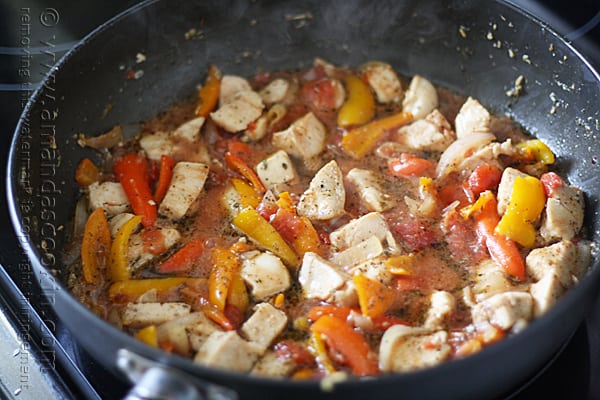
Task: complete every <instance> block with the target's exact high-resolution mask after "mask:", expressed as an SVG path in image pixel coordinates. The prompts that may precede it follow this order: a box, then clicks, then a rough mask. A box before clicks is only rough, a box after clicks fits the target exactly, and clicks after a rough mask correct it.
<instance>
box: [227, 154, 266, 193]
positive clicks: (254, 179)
mask: <svg viewBox="0 0 600 400" xmlns="http://www.w3.org/2000/svg"><path fill="white" fill-rule="evenodd" d="M225 161H226V162H227V165H228V166H229V168H231V169H233V170H234V171H235V172H237V173H239V174H240V175H242V176H243V177H244V178H246V179H247V180H248V181H249V182H250V183H251V184H252V186H253V187H254V190H256V191H257V192H258V193H259V194H260V195H261V196H262V195H263V194H265V192H266V191H267V189H266V188H265V185H263V183H262V181H261V180H260V178H259V177H258V175H256V172H254V170H253V169H252V168H250V166H249V165H248V164H246V162H245V161H244V160H242V159H241V158H240V157H238V156H237V155H235V154H233V153H231V152H229V151H228V152H227V153H225Z"/></svg>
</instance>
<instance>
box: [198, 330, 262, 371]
mask: <svg viewBox="0 0 600 400" xmlns="http://www.w3.org/2000/svg"><path fill="white" fill-rule="evenodd" d="M260 354H262V350H261V348H260V347H259V346H257V345H256V344H254V343H250V342H247V341H245V340H244V339H242V338H241V337H240V335H238V334H237V333H236V332H235V331H227V332H214V333H212V334H211V335H210V336H209V337H208V339H206V341H205V342H204V344H203V345H202V347H200V350H198V353H196V356H195V357H194V361H195V362H197V363H200V364H204V365H206V366H208V367H216V368H223V369H228V370H230V371H237V372H249V371H250V370H251V369H252V367H253V366H254V364H255V363H256V361H257V360H258V357H259V356H260Z"/></svg>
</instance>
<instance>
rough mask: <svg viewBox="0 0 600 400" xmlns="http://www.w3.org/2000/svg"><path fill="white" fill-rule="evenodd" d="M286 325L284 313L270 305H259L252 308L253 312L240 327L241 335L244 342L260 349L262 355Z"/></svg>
mask: <svg viewBox="0 0 600 400" xmlns="http://www.w3.org/2000/svg"><path fill="white" fill-rule="evenodd" d="M286 325H287V315H286V314H285V312H283V311H281V310H278V309H277V308H275V307H273V306H272V305H271V304H270V303H260V304H257V305H256V306H254V312H253V313H252V315H251V316H250V318H248V319H247V320H246V322H244V324H243V325H242V328H241V333H242V335H244V337H245V338H246V340H248V341H249V342H250V343H253V344H255V345H257V346H258V347H259V348H260V349H262V352H261V354H262V353H264V352H265V351H266V350H267V348H268V347H269V346H270V345H271V343H273V341H274V340H275V338H276V337H277V336H279V335H280V334H281V332H283V330H284V329H285V327H286Z"/></svg>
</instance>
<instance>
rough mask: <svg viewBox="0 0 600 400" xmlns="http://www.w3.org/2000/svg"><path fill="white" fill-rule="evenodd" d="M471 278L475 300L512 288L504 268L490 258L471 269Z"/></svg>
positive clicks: (481, 299)
mask: <svg viewBox="0 0 600 400" xmlns="http://www.w3.org/2000/svg"><path fill="white" fill-rule="evenodd" d="M472 279H473V281H474V285H473V287H472V288H471V291H472V293H473V295H474V297H475V300H476V301H483V300H485V299H487V298H488V297H490V296H493V295H495V294H498V293H503V292H508V291H511V290H512V284H511V282H510V280H509V279H508V277H507V275H506V272H504V269H503V268H502V267H501V266H500V265H498V264H497V263H496V262H495V261H494V260H492V259H490V258H488V259H484V260H482V261H481V262H480V263H479V264H478V265H477V266H476V267H475V268H474V269H473V272H472Z"/></svg>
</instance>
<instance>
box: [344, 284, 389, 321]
mask: <svg viewBox="0 0 600 400" xmlns="http://www.w3.org/2000/svg"><path fill="white" fill-rule="evenodd" d="M352 281H353V282H354V285H355V286H356V295H357V296H358V304H359V305H360V311H361V313H362V314H363V315H365V316H367V317H378V316H381V315H383V314H385V313H386V311H388V310H389V308H390V307H391V305H392V303H393V302H394V299H395V291H394V289H393V288H391V287H388V286H387V285H384V284H383V283H381V282H379V281H377V280H374V279H371V278H368V277H366V276H364V275H354V277H353V278H352Z"/></svg>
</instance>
